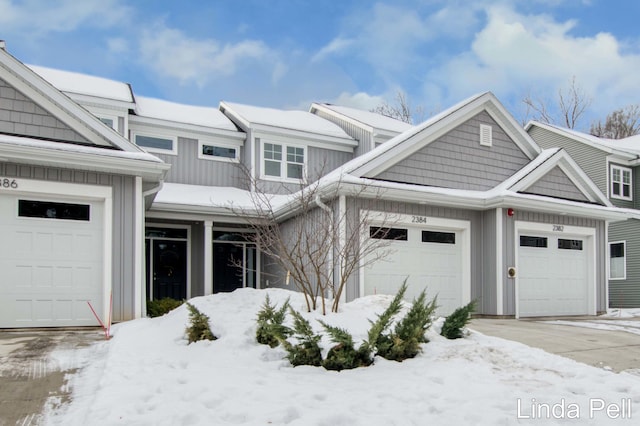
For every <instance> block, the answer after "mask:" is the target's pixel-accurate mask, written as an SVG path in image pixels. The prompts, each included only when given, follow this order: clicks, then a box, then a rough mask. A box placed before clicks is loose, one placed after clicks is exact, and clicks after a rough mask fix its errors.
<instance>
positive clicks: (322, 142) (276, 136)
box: [253, 125, 358, 153]
mask: <svg viewBox="0 0 640 426" xmlns="http://www.w3.org/2000/svg"><path fill="white" fill-rule="evenodd" d="M253 137H254V138H260V139H265V140H271V141H278V142H282V143H289V144H291V145H304V146H313V147H317V148H324V149H329V150H333V151H342V152H349V153H353V151H354V149H355V147H357V146H358V142H356V141H355V140H353V139H341V138H333V137H320V136H319V135H317V134H315V133H308V132H302V131H297V130H288V129H283V128H280V127H271V126H263V125H254V127H253Z"/></svg>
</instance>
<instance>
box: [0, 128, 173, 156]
mask: <svg viewBox="0 0 640 426" xmlns="http://www.w3.org/2000/svg"><path fill="white" fill-rule="evenodd" d="M0 144H10V145H20V146H30V147H33V148H43V149H49V150H56V151H65V152H75V153H80V154H94V155H97V156H101V157H118V158H127V159H132V160H144V161H150V162H154V163H163V161H162V160H161V159H159V158H158V157H156V156H155V155H152V154H149V153H147V152H144V151H143V150H142V149H140V150H139V151H136V152H130V151H120V150H117V149H106V148H99V147H94V146H86V145H77V144H71V143H64V142H53V141H47V140H42V139H34V138H30V137H26V136H10V135H4V134H0Z"/></svg>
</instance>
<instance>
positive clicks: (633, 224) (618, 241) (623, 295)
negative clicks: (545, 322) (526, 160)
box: [526, 121, 640, 308]
mask: <svg viewBox="0 0 640 426" xmlns="http://www.w3.org/2000/svg"><path fill="white" fill-rule="evenodd" d="M526 130H527V131H528V132H529V134H530V135H531V137H532V138H533V139H534V140H535V141H536V142H537V143H538V144H539V145H540V146H542V147H550V146H558V147H562V148H564V149H565V150H566V151H567V152H568V153H569V154H570V155H571V156H572V157H573V158H574V159H575V161H576V162H577V163H578V165H579V166H580V167H581V168H582V169H583V170H584V171H585V173H586V174H587V175H588V176H589V177H590V178H591V179H592V180H593V182H594V183H595V184H596V185H597V186H598V188H599V189H600V191H602V193H604V194H606V195H607V197H608V198H609V200H610V201H611V203H612V204H613V205H615V206H617V207H620V208H625V209H634V210H637V209H640V168H639V167H638V166H639V165H640V137H638V136H632V137H628V138H625V139H620V140H613V139H605V138H599V137H596V136H593V135H589V134H585V133H582V132H578V131H575V130H571V129H565V128H561V127H558V126H554V125H551V124H545V123H539V122H535V121H534V122H530V123H528V124H527V126H526ZM633 213H635V218H633V219H631V220H628V221H625V222H621V223H612V224H611V225H610V226H609V228H608V241H609V249H608V278H609V291H608V296H609V306H610V307H612V308H637V307H639V306H640V221H639V219H640V215H639V214H638V213H640V212H633Z"/></svg>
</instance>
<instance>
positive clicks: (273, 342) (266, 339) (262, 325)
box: [256, 294, 293, 348]
mask: <svg viewBox="0 0 640 426" xmlns="http://www.w3.org/2000/svg"><path fill="white" fill-rule="evenodd" d="M288 307H289V300H287V301H286V302H284V304H283V305H282V307H281V308H280V309H277V310H276V307H275V305H272V304H271V300H270V299H269V295H268V294H267V297H266V298H265V301H264V304H263V305H262V309H261V310H260V311H259V312H258V319H257V322H258V328H257V330H256V340H257V341H258V343H260V344H262V345H269V346H270V347H272V348H275V347H276V346H278V345H279V344H280V341H281V340H284V339H286V338H287V337H289V336H290V335H291V334H292V332H293V330H291V329H290V328H289V327H287V326H286V325H284V324H283V323H284V320H285V318H286V313H287V308H288Z"/></svg>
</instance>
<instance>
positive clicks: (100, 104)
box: [63, 92, 136, 113]
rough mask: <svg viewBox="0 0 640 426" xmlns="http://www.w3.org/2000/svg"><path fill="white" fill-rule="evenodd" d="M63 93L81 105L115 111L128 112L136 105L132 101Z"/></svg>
mask: <svg viewBox="0 0 640 426" xmlns="http://www.w3.org/2000/svg"><path fill="white" fill-rule="evenodd" d="M63 93H64V94H65V95H67V96H69V97H70V98H71V99H72V100H74V101H75V102H77V103H79V104H80V105H83V106H90V107H97V108H107V109H113V110H117V111H124V112H126V113H128V112H129V110H130V109H133V108H135V106H136V104H135V103H134V102H126V101H119V100H116V99H108V98H100V97H97V96H90V95H84V94H79V93H73V92H63Z"/></svg>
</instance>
